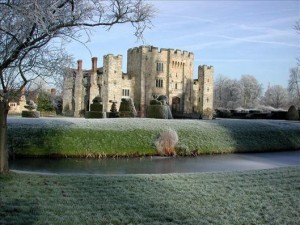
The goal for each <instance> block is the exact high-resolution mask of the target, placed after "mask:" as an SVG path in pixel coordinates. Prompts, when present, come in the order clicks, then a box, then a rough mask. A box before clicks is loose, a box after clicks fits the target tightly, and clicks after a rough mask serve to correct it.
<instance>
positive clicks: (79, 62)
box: [77, 59, 82, 71]
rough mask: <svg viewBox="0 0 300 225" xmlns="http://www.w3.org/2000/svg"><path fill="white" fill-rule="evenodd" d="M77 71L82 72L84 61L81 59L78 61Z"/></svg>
mask: <svg viewBox="0 0 300 225" xmlns="http://www.w3.org/2000/svg"><path fill="white" fill-rule="evenodd" d="M77 70H78V71H82V60H81V59H79V60H78V61H77Z"/></svg>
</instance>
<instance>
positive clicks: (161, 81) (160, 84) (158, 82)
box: [156, 79, 163, 88]
mask: <svg viewBox="0 0 300 225" xmlns="http://www.w3.org/2000/svg"><path fill="white" fill-rule="evenodd" d="M156 87H158V88H162V87H163V80H159V79H157V80H156Z"/></svg>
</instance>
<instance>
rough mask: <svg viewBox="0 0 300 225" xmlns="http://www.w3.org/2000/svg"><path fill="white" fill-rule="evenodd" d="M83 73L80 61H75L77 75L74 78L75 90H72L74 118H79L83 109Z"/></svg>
mask: <svg viewBox="0 0 300 225" xmlns="http://www.w3.org/2000/svg"><path fill="white" fill-rule="evenodd" d="M82 81H83V71H82V60H78V61H77V74H76V78H75V90H74V101H75V108H74V117H80V111H81V110H82V109H84V99H83V88H84V87H83V85H82Z"/></svg>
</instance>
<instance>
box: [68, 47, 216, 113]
mask: <svg viewBox="0 0 300 225" xmlns="http://www.w3.org/2000/svg"><path fill="white" fill-rule="evenodd" d="M199 68H202V69H198V79H197V80H195V81H194V78H193V77H194V54H193V53H192V52H187V51H181V50H174V49H165V48H161V49H159V48H156V47H153V46H140V47H136V48H131V49H128V51H127V73H123V72H122V56H121V55H117V56H114V55H112V54H108V55H105V56H104V57H103V68H102V73H99V68H98V69H97V58H95V57H94V58H92V69H91V70H90V71H86V73H89V81H88V82H90V86H89V90H87V89H86V88H84V87H83V85H82V82H80V80H82V79H83V77H84V76H83V75H82V74H83V72H82V61H78V68H77V71H76V77H75V78H74V77H72V76H69V78H65V88H66V89H67V90H66V91H64V94H65V93H66V98H65V96H64V100H65V99H66V104H69V105H70V102H71V101H70V95H72V98H73V99H74V101H73V104H74V102H75V107H73V108H74V110H75V113H74V115H75V116H79V115H78V113H77V111H78V110H80V108H81V109H83V108H84V105H83V104H82V101H83V99H84V98H86V97H84V95H86V94H87V93H88V94H89V97H88V99H89V102H90V103H91V102H92V99H93V98H94V97H95V96H97V95H98V94H99V95H100V96H101V97H102V99H103V108H104V111H105V112H109V111H110V108H111V104H112V101H117V108H118V107H119V104H120V102H121V98H124V97H130V98H132V99H133V101H134V104H135V107H136V109H137V112H138V114H139V116H142V117H144V116H145V113H146V110H147V107H148V106H149V102H150V100H152V99H153V98H156V97H158V96H159V95H167V96H168V97H169V104H170V106H171V107H172V110H173V111H174V112H181V113H191V112H200V111H201V110H202V111H203V109H205V108H207V107H209V108H212V107H213V106H212V101H208V102H205V101H204V100H203V99H204V98H209V100H212V98H213V95H212V93H213V82H212V80H213V67H207V66H203V67H199ZM97 71H98V72H97ZM71 74H72V73H71ZM204 78H205V79H206V80H207V79H210V80H211V82H206V80H205V79H204ZM202 86H203V87H202ZM72 87H73V89H72ZM80 87H81V88H80ZM207 87H209V91H208V92H207V93H206V92H203V90H204V89H205V88H207ZM70 88H71V91H70ZM201 91H202V92H201ZM80 93H81V95H80ZM64 105H65V101H64ZM73 108H72V109H73Z"/></svg>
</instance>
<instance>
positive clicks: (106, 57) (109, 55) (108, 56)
mask: <svg viewBox="0 0 300 225" xmlns="http://www.w3.org/2000/svg"><path fill="white" fill-rule="evenodd" d="M103 58H104V59H109V58H113V59H115V60H119V59H122V58H123V56H122V55H113V54H107V55H104V56H103Z"/></svg>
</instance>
